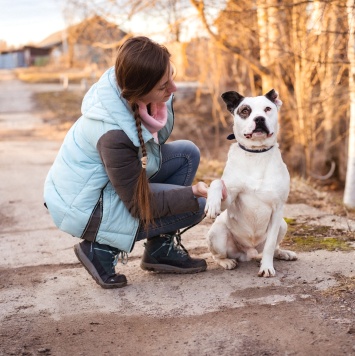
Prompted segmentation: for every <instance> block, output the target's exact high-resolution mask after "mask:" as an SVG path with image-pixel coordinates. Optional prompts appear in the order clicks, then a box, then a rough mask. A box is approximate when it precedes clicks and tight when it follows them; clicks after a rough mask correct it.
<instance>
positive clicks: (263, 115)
mask: <svg viewBox="0 0 355 356" xmlns="http://www.w3.org/2000/svg"><path fill="white" fill-rule="evenodd" d="M221 96H222V99H223V101H224V102H225V103H226V105H227V109H228V110H229V111H230V112H231V113H232V115H233V116H234V126H233V131H234V136H235V138H236V140H237V141H238V142H239V143H241V144H243V145H244V146H246V147H259V146H260V147H261V146H271V145H273V144H274V143H275V142H276V140H277V131H278V115H277V112H278V110H279V108H280V106H281V105H282V101H281V100H280V99H279V98H278V93H277V92H276V91H275V90H274V89H272V90H270V91H269V92H268V93H266V94H265V95H262V96H256V97H244V96H242V95H240V94H239V93H237V92H235V91H227V92H225V93H223V94H222V95H221Z"/></svg>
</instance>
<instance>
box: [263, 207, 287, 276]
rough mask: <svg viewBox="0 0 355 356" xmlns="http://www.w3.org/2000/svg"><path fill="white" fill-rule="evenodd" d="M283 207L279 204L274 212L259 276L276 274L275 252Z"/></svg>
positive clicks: (267, 233)
mask: <svg viewBox="0 0 355 356" xmlns="http://www.w3.org/2000/svg"><path fill="white" fill-rule="evenodd" d="M282 212H283V209H282V207H280V206H278V207H276V208H275V210H274V211H273V213H272V216H271V219H270V222H269V226H268V229H267V232H266V241H265V246H264V249H263V257H262V259H261V266H260V269H259V273H258V276H259V277H273V276H275V269H274V252H275V249H276V246H277V237H278V234H279V230H280V222H281V219H282Z"/></svg>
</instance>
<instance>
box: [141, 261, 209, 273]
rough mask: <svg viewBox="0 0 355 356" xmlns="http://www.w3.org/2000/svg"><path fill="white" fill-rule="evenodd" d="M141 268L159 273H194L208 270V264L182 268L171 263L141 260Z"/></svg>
mask: <svg viewBox="0 0 355 356" xmlns="http://www.w3.org/2000/svg"><path fill="white" fill-rule="evenodd" d="M141 269H143V270H145V271H150V272H157V273H177V274H192V273H199V272H204V271H206V269H207V265H206V266H201V267H191V268H181V267H176V266H170V265H163V264H155V263H146V262H141Z"/></svg>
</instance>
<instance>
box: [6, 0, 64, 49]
mask: <svg viewBox="0 0 355 356" xmlns="http://www.w3.org/2000/svg"><path fill="white" fill-rule="evenodd" d="M63 3H64V1H63V0H0V9H1V10H0V40H4V41H6V43H7V45H14V46H16V47H17V46H21V45H24V44H28V43H31V42H32V43H36V42H40V41H41V40H43V39H45V38H46V37H47V36H49V35H50V34H52V33H54V32H57V31H60V30H62V29H64V28H65V27H66V25H65V21H64V17H63V15H62V9H63Z"/></svg>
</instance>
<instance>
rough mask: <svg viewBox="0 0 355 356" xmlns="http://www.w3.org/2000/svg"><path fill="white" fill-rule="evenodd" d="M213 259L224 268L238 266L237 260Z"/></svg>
mask: <svg viewBox="0 0 355 356" xmlns="http://www.w3.org/2000/svg"><path fill="white" fill-rule="evenodd" d="M215 261H216V262H217V263H218V264H219V265H220V266H222V267H223V268H224V269H234V268H236V267H237V266H238V262H237V260H233V259H230V258H215Z"/></svg>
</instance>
